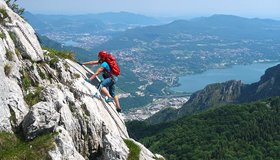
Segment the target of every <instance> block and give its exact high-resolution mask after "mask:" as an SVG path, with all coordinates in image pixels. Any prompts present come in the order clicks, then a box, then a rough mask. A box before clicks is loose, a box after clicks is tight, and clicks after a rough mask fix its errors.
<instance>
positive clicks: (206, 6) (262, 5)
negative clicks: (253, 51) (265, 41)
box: [17, 0, 280, 19]
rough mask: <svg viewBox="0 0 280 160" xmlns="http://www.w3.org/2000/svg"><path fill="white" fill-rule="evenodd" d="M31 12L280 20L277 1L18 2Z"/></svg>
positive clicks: (79, 0)
mask: <svg viewBox="0 0 280 160" xmlns="http://www.w3.org/2000/svg"><path fill="white" fill-rule="evenodd" d="M17 3H18V4H19V5H20V6H21V7H23V8H25V9H26V10H27V11H29V12H31V13H34V14H36V13H42V14H71V15H74V14H88V13H103V12H120V11H126V12H132V13H138V14H143V15H147V16H155V17H176V16H177V17H180V16H181V17H196V16H208V15H213V14H228V15H237V16H243V17H258V18H274V19H280V0H18V1H17Z"/></svg>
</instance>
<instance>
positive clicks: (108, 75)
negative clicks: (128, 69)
mask: <svg viewBox="0 0 280 160" xmlns="http://www.w3.org/2000/svg"><path fill="white" fill-rule="evenodd" d="M96 64H101V66H100V67H99V68H98V69H97V70H96V72H95V73H94V74H93V75H92V76H91V77H90V78H89V79H86V81H88V82H90V81H92V80H93V79H95V78H96V76H97V75H98V74H99V73H101V72H103V74H102V77H103V80H101V84H100V87H99V88H100V89H101V91H102V92H103V93H104V94H105V95H106V96H107V97H108V98H107V99H105V100H106V102H108V103H109V102H113V101H114V102H115V104H116V110H117V111H118V112H121V107H120V103H119V98H118V96H116V95H115V84H116V82H117V81H118V75H119V74H120V69H119V67H118V65H117V62H116V59H115V57H113V56H112V55H111V54H109V53H107V52H106V51H104V50H102V51H100V52H99V53H98V60H96V61H89V62H84V63H82V65H96ZM107 88H108V89H107ZM108 90H109V91H108Z"/></svg>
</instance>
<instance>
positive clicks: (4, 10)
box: [0, 8, 8, 24]
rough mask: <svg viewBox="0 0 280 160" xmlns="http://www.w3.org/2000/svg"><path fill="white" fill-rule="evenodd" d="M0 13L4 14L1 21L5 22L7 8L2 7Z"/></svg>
mask: <svg viewBox="0 0 280 160" xmlns="http://www.w3.org/2000/svg"><path fill="white" fill-rule="evenodd" d="M0 14H2V16H0V23H2V24H3V23H4V21H5V19H6V18H7V17H8V14H7V11H6V9H4V8H0Z"/></svg>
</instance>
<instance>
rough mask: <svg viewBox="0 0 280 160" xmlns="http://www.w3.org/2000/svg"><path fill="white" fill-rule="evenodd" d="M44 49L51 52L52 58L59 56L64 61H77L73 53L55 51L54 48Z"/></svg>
mask: <svg viewBox="0 0 280 160" xmlns="http://www.w3.org/2000/svg"><path fill="white" fill-rule="evenodd" d="M44 49H45V50H47V51H49V52H50V54H49V55H50V57H51V58H55V57H56V56H57V57H60V58H63V59H70V60H73V61H76V58H75V55H74V54H73V53H70V52H66V51H65V52H62V51H58V50H55V49H53V48H44Z"/></svg>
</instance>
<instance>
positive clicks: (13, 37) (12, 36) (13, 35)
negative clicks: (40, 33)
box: [9, 31, 17, 44]
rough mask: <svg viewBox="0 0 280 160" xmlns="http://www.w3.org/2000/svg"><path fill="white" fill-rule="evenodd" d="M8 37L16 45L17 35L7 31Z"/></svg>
mask: <svg viewBox="0 0 280 160" xmlns="http://www.w3.org/2000/svg"><path fill="white" fill-rule="evenodd" d="M9 35H10V37H11V39H12V40H13V42H14V44H17V35H16V34H15V33H14V32H10V31H9Z"/></svg>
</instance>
